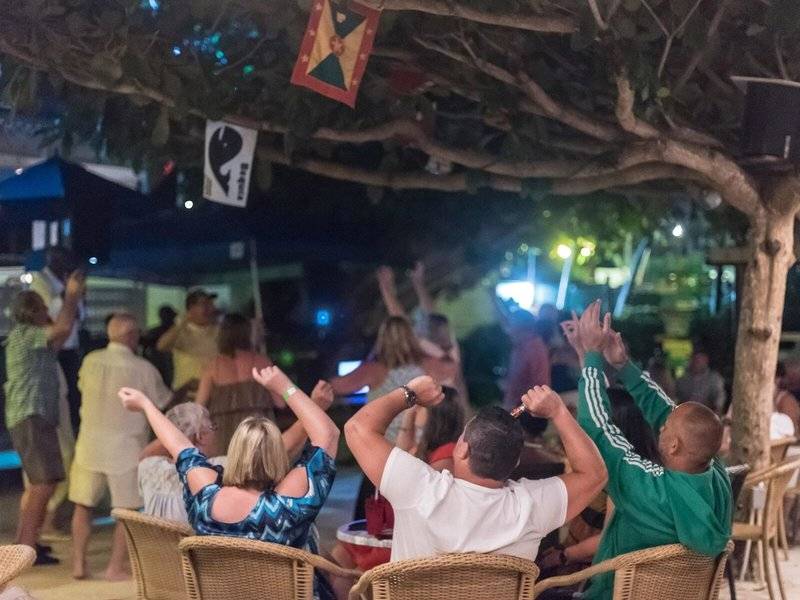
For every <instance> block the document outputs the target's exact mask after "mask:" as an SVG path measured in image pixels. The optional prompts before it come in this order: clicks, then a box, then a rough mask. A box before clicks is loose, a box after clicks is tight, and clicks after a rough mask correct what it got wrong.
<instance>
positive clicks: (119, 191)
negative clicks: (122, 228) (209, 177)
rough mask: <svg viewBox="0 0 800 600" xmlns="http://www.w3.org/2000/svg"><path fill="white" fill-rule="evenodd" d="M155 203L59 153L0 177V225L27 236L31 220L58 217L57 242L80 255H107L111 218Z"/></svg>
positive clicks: (143, 212)
mask: <svg viewBox="0 0 800 600" xmlns="http://www.w3.org/2000/svg"><path fill="white" fill-rule="evenodd" d="M155 208H156V207H155V205H154V203H153V202H152V200H151V199H150V198H149V197H148V196H146V195H143V194H140V193H138V192H136V191H134V190H131V189H128V188H126V187H124V186H121V185H119V184H116V183H114V182H112V181H109V180H107V179H104V178H102V177H100V176H98V175H95V174H94V173H91V172H89V171H87V170H86V169H84V168H83V167H81V166H80V165H76V164H74V163H71V162H68V161H65V160H63V159H61V158H59V157H54V158H51V159H48V160H45V161H44V162H41V163H39V164H36V165H33V166H31V167H28V168H27V169H24V170H23V171H21V172H20V173H19V174H14V175H13V176H9V177H6V178H5V179H3V180H2V181H0V219H2V222H3V225H4V226H5V227H8V228H13V229H16V230H17V231H18V232H19V233H22V234H24V235H25V236H27V235H28V234H29V233H30V226H31V223H32V222H33V221H36V220H44V221H49V222H53V221H59V222H61V224H62V227H61V232H60V234H61V235H60V238H61V239H60V240H59V243H60V242H61V241H62V240H63V239H64V238H66V239H68V240H69V242H70V244H71V246H72V248H73V250H75V252H76V254H78V256H79V257H80V258H83V259H87V258H89V257H91V256H95V257H97V256H100V257H105V256H107V254H108V251H109V248H110V242H111V239H110V236H109V233H110V229H111V224H112V222H113V221H114V220H115V219H116V218H119V217H122V216H125V217H141V216H144V215H146V214H147V213H151V212H152V211H153V210H155ZM23 239H25V238H24V237H23ZM31 256H32V264H30V265H29V266H31V267H36V266H39V265H37V264H36V262H37V255H36V254H32V255H31Z"/></svg>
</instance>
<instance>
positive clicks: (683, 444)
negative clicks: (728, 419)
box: [659, 402, 723, 470]
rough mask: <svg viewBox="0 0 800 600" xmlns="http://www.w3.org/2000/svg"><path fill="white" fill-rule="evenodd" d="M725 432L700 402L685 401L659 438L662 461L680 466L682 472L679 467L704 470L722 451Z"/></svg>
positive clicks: (715, 417) (713, 414) (714, 415)
mask: <svg viewBox="0 0 800 600" xmlns="http://www.w3.org/2000/svg"><path fill="white" fill-rule="evenodd" d="M722 429H723V427H722V421H720V419H719V417H718V416H717V415H716V414H715V413H714V411H712V410H711V409H710V408H708V407H707V406H703V405H702V404H699V403H697V402H685V403H683V404H681V405H680V406H678V407H677V408H676V409H675V410H674V411H673V412H672V414H671V415H670V416H669V418H668V419H667V421H666V423H665V424H664V428H663V429H662V432H661V438H659V448H660V450H661V453H662V458H663V459H664V460H665V463H668V462H673V463H678V464H676V468H678V469H679V470H684V469H680V464H684V465H685V466H686V467H688V468H689V469H690V470H704V469H705V468H706V467H707V466H708V463H709V462H710V461H711V459H712V458H714V456H716V454H717V453H718V452H719V448H720V445H721V444H722ZM662 438H663V439H662ZM665 454H666V455H667V456H664V455H665Z"/></svg>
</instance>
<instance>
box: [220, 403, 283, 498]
mask: <svg viewBox="0 0 800 600" xmlns="http://www.w3.org/2000/svg"><path fill="white" fill-rule="evenodd" d="M288 472H289V455H288V454H287V453H286V448H285V447H284V445H283V439H282V438H281V431H280V429H278V426H277V425H275V423H273V422H272V421H270V420H269V419H266V418H264V417H247V418H246V419H245V420H244V421H242V422H241V423H239V426H238V427H237V428H236V431H234V433H233V437H232V438H231V443H230V445H229V446H228V466H227V467H226V468H225V472H224V473H223V475H222V485H230V486H233V487H238V488H252V489H257V490H272V489H274V488H275V486H276V485H277V484H278V483H279V482H280V481H281V479H283V478H284V477H285V476H286V474H287V473H288Z"/></svg>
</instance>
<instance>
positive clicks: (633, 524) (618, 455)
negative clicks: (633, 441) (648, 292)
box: [564, 302, 732, 599]
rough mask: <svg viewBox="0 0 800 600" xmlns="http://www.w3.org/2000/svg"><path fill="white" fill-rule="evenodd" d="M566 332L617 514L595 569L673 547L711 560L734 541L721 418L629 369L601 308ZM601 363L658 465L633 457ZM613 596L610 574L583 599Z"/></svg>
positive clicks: (587, 423)
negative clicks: (624, 394) (579, 361)
mask: <svg viewBox="0 0 800 600" xmlns="http://www.w3.org/2000/svg"><path fill="white" fill-rule="evenodd" d="M564 329H565V333H567V337H568V339H569V340H570V342H571V343H572V344H573V346H574V347H575V349H576V350H577V351H578V354H579V355H580V356H583V372H582V378H581V381H580V384H579V395H580V399H579V402H578V422H579V423H580V425H581V427H583V429H584V431H586V433H587V434H588V435H589V437H591V438H592V440H594V442H595V444H597V447H598V448H599V449H600V454H601V455H602V456H603V459H604V460H605V463H606V467H607V468H608V476H609V478H608V488H607V489H608V494H609V496H610V497H611V499H612V500H613V502H614V506H615V510H614V515H613V516H612V518H611V520H610V522H609V523H608V524H607V526H606V528H605V530H604V532H603V537H602V540H601V542H600V547H599V548H598V551H597V554H596V555H595V557H594V562H595V563H598V562H601V561H603V560H606V559H609V558H613V557H615V556H619V555H620V554H625V553H626V552H632V551H634V550H641V549H643V548H651V547H653V546H660V545H663V544H673V543H680V544H683V545H685V546H687V547H688V548H689V549H691V550H694V551H695V552H698V553H700V554H706V555H709V556H714V555H717V554H719V553H721V552H722V551H723V549H724V548H725V545H726V544H727V542H728V539H729V538H730V535H731V521H732V512H731V511H732V501H731V485H730V480H729V479H728V475H727V473H726V472H725V468H724V466H723V465H722V463H721V462H720V461H719V460H718V459H716V458H715V455H716V454H717V452H718V451H719V447H720V443H721V441H722V423H721V422H720V420H719V418H718V417H717V416H716V415H715V414H714V413H713V411H711V410H710V409H708V408H707V407H705V406H703V405H702V404H698V403H696V402H687V403H685V404H681V405H680V406H676V405H675V403H674V402H673V401H672V400H671V399H670V398H669V397H668V396H667V395H666V394H665V393H664V391H663V390H662V389H661V388H660V387H658V385H656V383H655V382H653V380H652V379H650V376H649V375H648V374H647V373H645V372H642V371H641V370H639V368H637V367H636V366H635V365H634V364H633V363H632V362H630V360H628V355H627V352H626V350H625V345H624V344H623V342H622V338H621V336H620V335H619V334H618V333H616V332H614V331H612V330H611V320H610V315H606V316H605V319H604V321H603V324H602V325H601V323H600V304H599V302H595V303H594V304H592V305H590V306H589V307H588V308H587V309H586V310H585V311H584V313H583V315H582V316H581V318H580V321H576V320H575V319H573V321H571V322H568V323H566V324H565V327H564ZM606 361H607V362H608V363H609V364H610V365H611V366H612V367H614V368H615V369H617V370H618V378H619V381H620V382H621V383H622V384H623V385H624V386H625V388H626V389H627V390H628V391H629V392H630V394H631V395H632V396H633V398H634V400H635V401H636V404H637V405H638V406H639V408H640V409H641V410H642V413H644V416H645V419H647V422H648V423H649V424H650V425H651V426H652V428H653V431H655V432H659V439H658V448H659V454H660V458H661V460H660V464H657V463H655V462H651V461H649V460H646V459H644V458H642V457H641V456H639V455H638V454H636V453H635V452H634V450H633V447H632V446H631V445H630V443H629V442H628V440H627V439H625V437H624V436H623V435H622V433H621V432H620V430H619V429H618V428H617V426H616V425H614V423H613V422H612V421H611V417H610V414H611V410H610V404H609V400H608V395H607V393H606V382H605V376H604V374H603V367H604V365H605V362H606ZM613 589H614V576H613V573H604V574H601V575H598V576H596V577H595V578H594V579H593V580H592V583H591V585H590V587H589V589H588V590H587V592H586V594H585V595H584V597H585V598H593V599H610V598H611V597H612V592H613Z"/></svg>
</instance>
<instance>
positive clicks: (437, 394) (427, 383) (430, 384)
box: [407, 375, 444, 406]
mask: <svg viewBox="0 0 800 600" xmlns="http://www.w3.org/2000/svg"><path fill="white" fill-rule="evenodd" d="M407 385H408V387H409V388H411V391H413V392H414V393H415V394H416V395H417V404H418V405H419V406H436V405H437V404H439V403H440V402H441V401H442V400H444V392H443V391H442V386H441V385H439V384H438V383H436V382H435V381H434V380H433V379H431V378H430V377H428V376H427V375H422V376H421V377H415V378H414V379H412V380H411V381H409V382H408V384H407Z"/></svg>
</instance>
